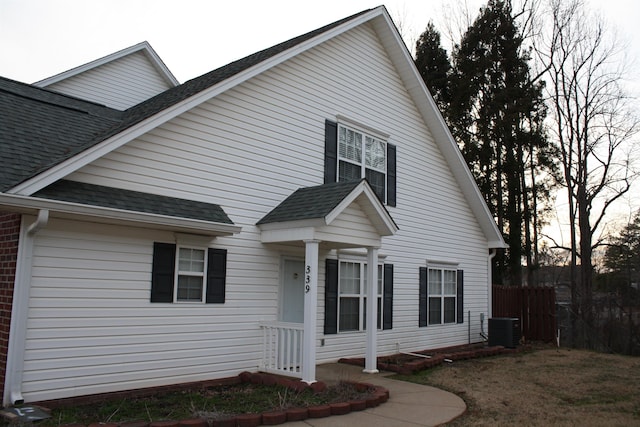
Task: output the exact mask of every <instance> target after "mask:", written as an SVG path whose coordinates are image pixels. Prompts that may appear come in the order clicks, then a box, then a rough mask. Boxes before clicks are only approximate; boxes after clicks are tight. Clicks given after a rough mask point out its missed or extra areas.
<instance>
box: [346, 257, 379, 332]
mask: <svg viewBox="0 0 640 427" xmlns="http://www.w3.org/2000/svg"><path fill="white" fill-rule="evenodd" d="M339 270H340V276H339V277H340V279H339V281H338V289H339V295H340V297H339V301H338V313H339V316H338V330H339V331H340V332H346V331H362V330H365V329H366V328H367V265H366V264H364V263H360V262H344V261H343V262H340V268H339ZM382 274H383V273H382V265H378V286H377V289H378V291H377V297H378V328H380V325H381V324H382V323H381V321H382V312H381V307H382V305H381V302H382Z"/></svg>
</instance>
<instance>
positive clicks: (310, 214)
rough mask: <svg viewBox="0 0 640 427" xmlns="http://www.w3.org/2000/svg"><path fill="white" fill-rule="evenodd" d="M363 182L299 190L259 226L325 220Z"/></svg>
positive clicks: (334, 183)
mask: <svg viewBox="0 0 640 427" xmlns="http://www.w3.org/2000/svg"><path fill="white" fill-rule="evenodd" d="M361 182H362V181H349V182H332V183H329V184H323V185H316V186H314V187H305V188H299V189H298V190H296V191H295V192H294V193H293V194H292V195H290V196H289V197H287V198H286V199H285V200H284V201H283V202H282V203H280V204H279V205H278V206H276V207H275V208H274V209H273V210H272V211H271V212H269V213H268V214H267V215H265V216H264V217H263V218H262V219H261V220H260V221H258V222H257V225H260V224H269V223H273V222H287V221H300V220H305V219H317V218H324V217H326V216H327V215H329V213H331V211H332V210H333V209H335V208H336V206H338V205H339V204H340V202H342V200H343V199H344V198H345V197H347V196H348V195H349V194H351V192H352V191H353V190H354V189H355V188H356V187H357V186H358V185H360V183H361Z"/></svg>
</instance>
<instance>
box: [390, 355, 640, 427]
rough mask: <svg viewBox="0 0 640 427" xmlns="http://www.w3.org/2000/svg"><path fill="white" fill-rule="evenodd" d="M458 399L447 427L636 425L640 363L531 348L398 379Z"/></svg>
mask: <svg viewBox="0 0 640 427" xmlns="http://www.w3.org/2000/svg"><path fill="white" fill-rule="evenodd" d="M398 378H399V379H407V380H410V381H413V382H419V383H422V384H428V385H433V386H435V387H439V388H442V389H445V390H448V391H451V392H453V393H456V394H458V395H459V396H460V397H462V398H463V399H464V400H465V402H466V403H467V406H468V408H469V409H468V412H467V414H465V415H464V416H463V417H462V418H460V419H458V420H456V421H455V422H453V423H452V424H451V425H453V426H489V425H491V426H496V425H501V426H502V425H504V426H506V425H545V426H546V425H580V426H600V425H621V426H622V425H624V426H627V425H640V405H639V404H638V402H640V386H639V385H638V384H640V358H637V357H635V358H634V357H630V356H618V355H611V354H602V353H595V352H590V351H583V350H570V349H556V348H550V347H537V348H536V349H534V350H532V351H528V352H520V353H516V354H511V355H501V356H495V357H489V358H480V359H471V360H463V361H456V362H454V363H451V364H443V365H441V366H439V367H436V368H433V369H430V370H426V371H422V372H419V373H417V374H414V375H409V376H402V377H400V376H399V377H398Z"/></svg>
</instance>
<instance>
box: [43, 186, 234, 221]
mask: <svg viewBox="0 0 640 427" xmlns="http://www.w3.org/2000/svg"><path fill="white" fill-rule="evenodd" d="M33 197H39V198H44V199H52V200H60V201H64V202H72V203H80V204H86V205H92V206H101V207H105V208H112V209H121V210H127V211H133V212H144V213H149V214H155V215H165V216H172V217H177V218H189V219H196V220H201V221H208V222H215V223H221V224H233V222H232V221H231V220H230V219H229V217H228V216H227V214H226V213H225V212H224V210H222V208H221V207H220V206H219V205H216V204H213V203H204V202H197V201H193V200H186V199H178V198H175V197H167V196H160V195H156V194H149V193H142V192H139V191H130V190H122V189H119V188H112V187H104V186H101V185H93V184H86V183H81V182H75V181H67V180H64V179H62V180H60V181H57V182H55V183H54V184H51V185H50V186H48V187H46V188H43V189H42V190H40V191H38V192H37V193H35V194H34V195H33Z"/></svg>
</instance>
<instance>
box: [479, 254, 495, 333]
mask: <svg viewBox="0 0 640 427" xmlns="http://www.w3.org/2000/svg"><path fill="white" fill-rule="evenodd" d="M496 253H497V251H496V249H492V250H491V251H490V252H489V256H488V257H487V276H488V279H487V280H488V283H487V319H489V318H491V317H492V312H493V274H492V272H493V269H492V268H491V262H492V261H493V258H494V257H495V256H496ZM480 336H481V337H482V338H483V339H484V340H485V341H486V340H488V339H489V337H488V336H487V334H486V333H485V332H484V313H480Z"/></svg>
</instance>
